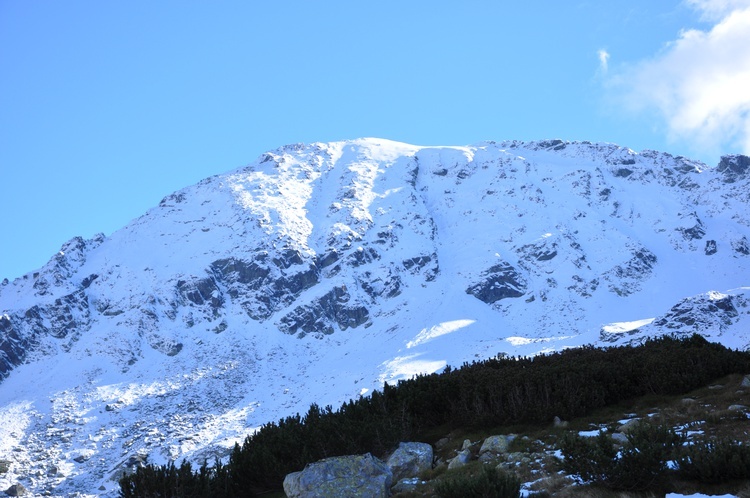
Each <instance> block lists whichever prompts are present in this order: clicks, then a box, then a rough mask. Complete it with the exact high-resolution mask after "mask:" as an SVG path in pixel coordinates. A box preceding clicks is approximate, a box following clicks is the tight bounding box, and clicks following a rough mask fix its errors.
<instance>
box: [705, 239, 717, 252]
mask: <svg viewBox="0 0 750 498" xmlns="http://www.w3.org/2000/svg"><path fill="white" fill-rule="evenodd" d="M704 251H705V253H706V256H710V255H712V254H716V251H718V249H717V247H716V241H715V240H707V241H706V248H705V249H704Z"/></svg>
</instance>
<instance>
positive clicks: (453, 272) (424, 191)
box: [0, 139, 750, 494]
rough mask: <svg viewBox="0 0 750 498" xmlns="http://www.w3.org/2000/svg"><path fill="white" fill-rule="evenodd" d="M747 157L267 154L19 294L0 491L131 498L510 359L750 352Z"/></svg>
mask: <svg viewBox="0 0 750 498" xmlns="http://www.w3.org/2000/svg"><path fill="white" fill-rule="evenodd" d="M749 166H750V162H749V161H748V159H747V158H746V157H745V156H737V155H735V156H724V157H723V158H722V160H721V162H720V163H719V165H718V166H717V167H715V168H709V167H707V166H706V165H704V164H703V163H700V162H698V161H692V160H690V159H687V158H682V157H679V156H677V157H675V156H672V155H669V154H666V153H660V152H655V151H642V152H641V153H636V152H634V151H632V150H630V149H627V148H623V147H619V146H616V145H613V144H594V143H590V142H563V141H560V140H547V141H538V142H517V141H505V142H499V143H498V142H481V143H479V144H476V145H473V146H465V147H420V146H412V145H408V144H402V143H398V142H392V141H387V140H382V139H359V140H353V141H344V142H333V143H330V144H322V143H316V144H310V145H303V144H295V145H290V146H285V147H281V148H279V149H276V150H275V151H271V152H268V153H265V154H263V155H261V156H260V157H259V158H258V159H257V160H256V161H255V162H253V163H251V164H249V165H247V166H245V167H242V168H238V169H236V170H233V171H231V172H229V173H226V174H222V175H215V176H212V177H209V178H207V179H205V180H203V181H201V182H199V183H198V184H196V185H194V186H191V187H186V188H185V189H181V190H179V191H177V192H175V193H173V194H170V195H168V196H166V197H165V198H164V199H163V200H162V201H161V202H160V203H159V205H158V206H157V207H154V208H152V209H150V210H149V211H147V212H146V213H145V214H144V215H143V216H141V217H139V218H137V219H135V220H133V221H132V222H131V223H129V224H128V225H126V226H125V227H124V228H123V229H121V230H118V231H117V232H115V233H113V234H112V235H111V236H110V237H105V236H103V235H98V236H95V237H94V238H92V239H90V240H84V239H82V238H74V239H72V240H71V241H69V242H68V243H66V244H65V245H64V246H63V247H62V248H61V251H60V252H59V253H58V254H56V255H55V256H53V258H52V259H51V260H50V261H49V262H48V263H47V264H46V265H45V266H44V267H43V268H41V269H40V270H39V271H37V272H31V273H29V274H27V275H24V276H23V277H21V278H19V279H16V280H14V281H13V282H12V283H11V282H6V283H4V284H3V285H2V286H0V311H1V312H2V315H0V334H1V335H0V376H2V377H3V378H4V379H3V380H2V381H0V406H2V409H0V420H2V421H3V423H6V424H7V427H8V428H7V429H4V431H5V432H4V433H3V434H2V436H3V437H2V438H0V440H2V441H3V444H2V447H0V458H3V456H2V455H4V454H6V455H12V456H13V457H14V458H15V460H14V462H15V463H14V465H13V466H12V467H11V471H10V472H9V473H8V474H6V475H5V476H0V485H3V481H5V482H8V483H9V482H10V480H12V479H17V480H22V481H23V482H24V485H26V487H27V488H29V489H32V490H47V491H49V492H50V493H52V494H56V493H63V494H64V493H68V492H72V491H85V492H90V493H93V494H99V493H101V494H107V493H114V486H115V484H114V481H113V480H112V476H113V475H116V474H118V473H119V472H122V471H123V470H125V469H126V468H127V467H129V466H132V465H134V464H135V463H133V462H136V463H137V462H140V461H143V460H148V461H150V462H155V463H160V462H165V461H167V460H169V459H178V458H184V457H187V458H191V459H200V458H203V457H211V456H212V455H219V456H221V455H222V454H224V453H225V451H226V448H228V447H230V446H231V444H232V443H233V442H234V441H237V440H241V439H242V438H243V437H244V435H245V434H247V433H248V431H251V430H252V429H253V428H254V427H258V426H259V425H260V424H262V423H264V422H266V421H268V420H273V419H277V418H279V417H280V416H282V415H286V414H288V413H289V412H293V411H304V410H305V409H306V408H307V406H308V405H309V403H310V402H312V401H316V402H320V401H321V400H325V403H326V404H328V403H330V404H337V403H340V402H341V401H344V400H346V399H349V398H352V397H356V396H358V395H364V394H367V393H368V392H371V390H372V389H376V388H378V386H380V385H382V383H383V382H386V381H387V382H393V381H395V380H398V379H399V378H405V377H408V376H410V375H413V374H414V373H417V372H432V371H437V370H440V369H442V368H443V367H445V366H446V365H448V364H454V365H455V364H460V363H461V362H463V361H466V360H468V359H471V358H476V357H479V358H481V357H488V356H492V355H494V354H497V353H499V352H507V353H510V354H534V353H537V352H540V351H544V350H546V349H547V348H551V349H558V348H562V347H571V346H576V345H580V344H584V343H592V342H593V343H603V344H610V343H621V342H623V341H630V340H639V339H640V338H643V337H648V336H651V335H658V334H661V333H674V332H677V333H680V334H683V333H692V332H700V333H703V334H706V335H708V336H709V337H712V338H715V339H717V340H719V341H721V342H723V343H725V344H727V345H729V346H731V347H741V348H746V347H747V346H748V344H750V339H748V336H747V334H746V333H744V332H743V331H742V330H741V327H740V326H739V324H740V323H745V322H743V320H746V318H745V316H746V315H747V313H748V312H749V309H748V298H747V296H748V291H747V288H745V286H747V285H748V282H747V277H748V275H749V274H750V273H749V272H748V270H750V268H749V267H748V265H750V259H749V258H748V254H750V250H748V242H747V238H748V237H750V228H748V227H750V216H749V215H748V210H747V203H748V199H749V198H748V195H750V194H748V192H750V190H749V189H748V182H750V178H749V177H748V167H749ZM363 358H366V361H363ZM41 380H44V382H41ZM253 380H254V381H255V382H253ZM30 385H34V386H37V387H43V389H42V390H41V392H38V391H39V390H38V389H37V390H33V389H30V388H29V386H30ZM44 400H46V402H47V404H46V405H44V406H42V405H43V403H42V401H44ZM209 400H210V401H209ZM50 405H51V406H50ZM157 415H158V417H159V419H158V420H153V421H149V420H147V418H148V417H150V416H157ZM2 425H3V424H2V423H0V426H2ZM14 434H15V435H14ZM18 449H20V451H17V450H18ZM42 456H43V458H42ZM43 459H45V461H46V462H48V463H44V464H42V463H39V462H40V461H41V460H43ZM78 460H81V461H78ZM102 460H104V461H102ZM49 462H52V463H49ZM50 465H52V466H54V467H55V468H56V471H55V472H54V473H51V474H50ZM39 473H41V475H37V474H39ZM0 487H1V486H0ZM99 487H104V489H103V490H99V491H97V489H98V488H99Z"/></svg>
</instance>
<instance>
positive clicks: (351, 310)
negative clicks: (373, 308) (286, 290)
mask: <svg viewBox="0 0 750 498" xmlns="http://www.w3.org/2000/svg"><path fill="white" fill-rule="evenodd" d="M350 299H351V296H350V295H349V293H348V292H347V290H346V287H344V286H342V287H334V288H333V289H331V290H330V291H329V292H327V293H326V294H324V295H323V296H322V297H320V298H319V299H316V300H315V301H314V302H313V303H311V304H309V305H306V306H299V307H297V308H295V309H294V311H292V312H291V313H290V314H288V315H286V316H285V317H283V318H282V319H281V321H280V323H279V329H280V330H282V331H284V332H286V333H287V334H298V335H299V337H304V336H305V335H306V334H309V333H312V332H322V333H323V334H332V333H333V332H334V328H333V325H332V324H337V325H338V326H339V328H340V329H341V330H346V329H347V328H350V327H351V328H356V327H358V326H359V325H362V324H363V323H365V322H367V319H368V318H369V313H368V311H367V308H365V307H364V306H357V305H350V304H349V301H350Z"/></svg>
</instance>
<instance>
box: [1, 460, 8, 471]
mask: <svg viewBox="0 0 750 498" xmlns="http://www.w3.org/2000/svg"><path fill="white" fill-rule="evenodd" d="M9 470H10V460H0V474H5V473H6V472H8V471H9Z"/></svg>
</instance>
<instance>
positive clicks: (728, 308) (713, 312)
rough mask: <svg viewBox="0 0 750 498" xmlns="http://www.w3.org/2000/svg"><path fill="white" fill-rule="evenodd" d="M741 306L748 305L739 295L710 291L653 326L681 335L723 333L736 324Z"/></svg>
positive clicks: (674, 308) (680, 305) (683, 303)
mask: <svg viewBox="0 0 750 498" xmlns="http://www.w3.org/2000/svg"><path fill="white" fill-rule="evenodd" d="M738 307H741V308H745V307H747V303H746V302H745V300H744V299H742V298H741V297H739V296H732V295H727V294H721V293H718V292H709V293H707V294H703V295H700V296H696V297H690V298H686V299H683V300H682V301H680V302H679V303H677V304H676V305H674V306H672V308H671V309H670V310H669V311H668V312H667V313H666V314H665V315H664V316H662V317H659V318H657V319H656V320H654V322H653V323H652V325H653V326H656V327H660V328H663V329H666V330H673V331H679V333H680V334H692V333H695V332H697V333H701V332H705V331H707V330H712V331H719V332H720V331H721V330H723V329H725V328H726V327H728V326H729V325H731V324H732V323H734V321H735V320H737V318H738V316H739V311H738V309H737V308H738Z"/></svg>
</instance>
